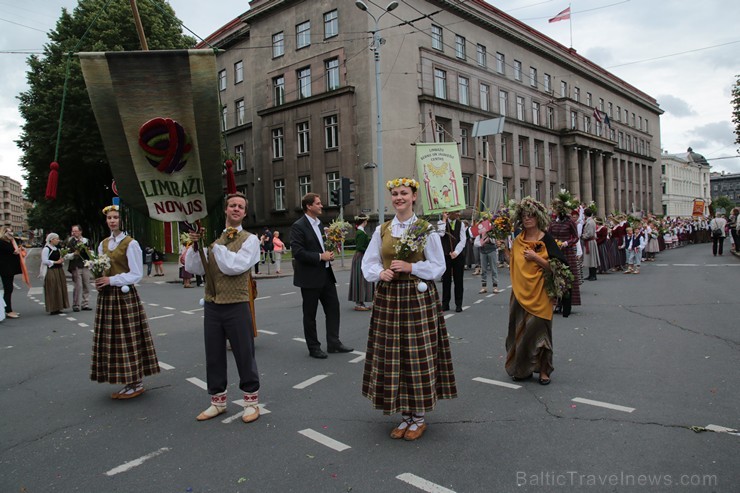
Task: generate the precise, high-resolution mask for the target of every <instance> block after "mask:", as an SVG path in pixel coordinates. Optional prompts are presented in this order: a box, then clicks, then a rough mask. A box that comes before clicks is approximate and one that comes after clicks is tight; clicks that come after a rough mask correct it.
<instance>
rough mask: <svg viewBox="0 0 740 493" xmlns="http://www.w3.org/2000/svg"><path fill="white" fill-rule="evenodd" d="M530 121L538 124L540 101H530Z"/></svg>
mask: <svg viewBox="0 0 740 493" xmlns="http://www.w3.org/2000/svg"><path fill="white" fill-rule="evenodd" d="M532 123H534V124H535V125H539V124H540V103H537V102H535V101H532Z"/></svg>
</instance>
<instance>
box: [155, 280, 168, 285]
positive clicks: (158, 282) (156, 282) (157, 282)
mask: <svg viewBox="0 0 740 493" xmlns="http://www.w3.org/2000/svg"><path fill="white" fill-rule="evenodd" d="M166 282H167V281H154V284H164V283H166Z"/></svg>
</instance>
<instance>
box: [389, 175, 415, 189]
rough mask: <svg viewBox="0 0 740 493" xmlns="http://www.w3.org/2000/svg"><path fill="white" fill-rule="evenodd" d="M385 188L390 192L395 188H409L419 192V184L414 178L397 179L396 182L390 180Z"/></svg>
mask: <svg viewBox="0 0 740 493" xmlns="http://www.w3.org/2000/svg"><path fill="white" fill-rule="evenodd" d="M385 187H386V188H387V189H388V190H393V189H394V188H398V187H409V188H413V189H414V190H418V189H419V182H418V181H416V180H414V179H413V178H396V179H395V180H388V181H387V182H386V184H385Z"/></svg>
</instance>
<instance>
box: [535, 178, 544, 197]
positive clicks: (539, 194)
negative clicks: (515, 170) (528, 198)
mask: <svg viewBox="0 0 740 493" xmlns="http://www.w3.org/2000/svg"><path fill="white" fill-rule="evenodd" d="M534 199H535V200H538V201H542V183H540V182H538V181H536V182H534Z"/></svg>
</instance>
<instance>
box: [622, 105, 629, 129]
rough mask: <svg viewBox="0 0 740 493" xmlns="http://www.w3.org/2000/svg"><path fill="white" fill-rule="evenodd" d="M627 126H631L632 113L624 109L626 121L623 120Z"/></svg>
mask: <svg viewBox="0 0 740 493" xmlns="http://www.w3.org/2000/svg"><path fill="white" fill-rule="evenodd" d="M622 121H623V122H624V124H625V125H629V122H630V112H629V111H628V110H627V108H625V109H624V120H622Z"/></svg>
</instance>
